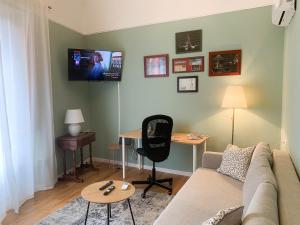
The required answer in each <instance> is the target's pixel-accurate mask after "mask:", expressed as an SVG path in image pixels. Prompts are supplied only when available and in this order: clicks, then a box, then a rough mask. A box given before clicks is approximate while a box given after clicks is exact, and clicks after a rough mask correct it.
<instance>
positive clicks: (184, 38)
mask: <svg viewBox="0 0 300 225" xmlns="http://www.w3.org/2000/svg"><path fill="white" fill-rule="evenodd" d="M175 39H176V54H181V53H188V52H201V51H202V30H192V31H185V32H180V33H176V34H175Z"/></svg>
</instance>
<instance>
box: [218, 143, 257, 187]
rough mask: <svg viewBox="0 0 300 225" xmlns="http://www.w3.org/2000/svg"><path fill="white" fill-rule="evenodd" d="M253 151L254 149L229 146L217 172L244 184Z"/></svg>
mask: <svg viewBox="0 0 300 225" xmlns="http://www.w3.org/2000/svg"><path fill="white" fill-rule="evenodd" d="M253 150H254V147H248V148H239V147H237V146H235V145H228V146H227V148H226V150H225V151H224V154H223V159H222V163H221V166H220V167H219V168H218V170H217V171H218V172H219V173H222V174H225V175H228V176H231V177H233V178H235V179H238V180H240V181H243V182H244V181H245V177H246V174H247V171H248V167H249V164H250V161H251V157H252V153H253Z"/></svg>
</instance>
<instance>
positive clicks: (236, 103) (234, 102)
mask: <svg viewBox="0 0 300 225" xmlns="http://www.w3.org/2000/svg"><path fill="white" fill-rule="evenodd" d="M222 108H230V109H232V134H231V144H233V140H234V114H235V109H241V108H247V102H246V97H245V93H244V89H243V87H242V86H228V87H227V89H226V92H225V95H224V98H223V102H222Z"/></svg>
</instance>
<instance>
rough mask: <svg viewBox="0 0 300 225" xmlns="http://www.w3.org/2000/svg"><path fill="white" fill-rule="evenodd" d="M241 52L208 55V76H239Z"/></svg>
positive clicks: (220, 52)
mask: <svg viewBox="0 0 300 225" xmlns="http://www.w3.org/2000/svg"><path fill="white" fill-rule="evenodd" d="M241 65H242V50H229V51H218V52H210V53H209V76H231V75H240V74H241Z"/></svg>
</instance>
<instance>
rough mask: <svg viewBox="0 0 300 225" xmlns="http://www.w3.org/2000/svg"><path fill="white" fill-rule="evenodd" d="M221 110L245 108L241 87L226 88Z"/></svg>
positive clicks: (245, 103) (244, 98)
mask: <svg viewBox="0 0 300 225" xmlns="http://www.w3.org/2000/svg"><path fill="white" fill-rule="evenodd" d="M222 107H223V108H235V109H236V108H247V102H246V97H245V93H244V89H243V87H242V86H228V87H227V89H226V92H225V96H224V98H223V103H222Z"/></svg>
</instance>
